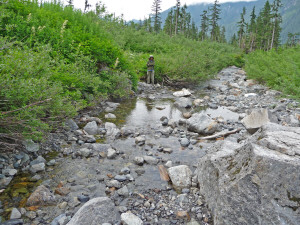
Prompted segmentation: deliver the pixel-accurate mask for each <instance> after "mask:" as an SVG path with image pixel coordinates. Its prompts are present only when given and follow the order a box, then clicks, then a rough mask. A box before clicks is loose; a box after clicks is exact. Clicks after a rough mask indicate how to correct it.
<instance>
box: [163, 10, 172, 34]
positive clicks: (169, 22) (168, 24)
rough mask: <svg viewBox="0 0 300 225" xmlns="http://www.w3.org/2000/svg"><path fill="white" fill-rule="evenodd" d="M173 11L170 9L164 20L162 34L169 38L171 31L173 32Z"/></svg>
mask: <svg viewBox="0 0 300 225" xmlns="http://www.w3.org/2000/svg"><path fill="white" fill-rule="evenodd" d="M173 14H174V11H173V9H171V10H170V11H169V13H168V16H167V18H166V20H165V24H164V32H165V33H166V34H168V35H170V36H172V35H173V31H174V23H173V20H174V18H173V17H174V15H173Z"/></svg>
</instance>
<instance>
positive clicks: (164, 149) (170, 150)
mask: <svg viewBox="0 0 300 225" xmlns="http://www.w3.org/2000/svg"><path fill="white" fill-rule="evenodd" d="M162 151H163V152H164V153H168V154H171V153H172V152H173V150H172V148H163V149H162Z"/></svg>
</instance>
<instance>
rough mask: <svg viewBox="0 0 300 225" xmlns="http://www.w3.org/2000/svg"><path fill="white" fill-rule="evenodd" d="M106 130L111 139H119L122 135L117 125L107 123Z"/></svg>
mask: <svg viewBox="0 0 300 225" xmlns="http://www.w3.org/2000/svg"><path fill="white" fill-rule="evenodd" d="M104 126H105V129H106V131H107V132H106V136H108V137H111V138H117V137H119V136H120V135H121V132H120V130H119V129H118V128H117V126H116V124H114V123H109V122H106V123H105V124H104Z"/></svg>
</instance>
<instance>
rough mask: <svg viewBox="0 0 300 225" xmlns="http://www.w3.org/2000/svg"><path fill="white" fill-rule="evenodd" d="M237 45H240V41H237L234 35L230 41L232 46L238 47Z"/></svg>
mask: <svg viewBox="0 0 300 225" xmlns="http://www.w3.org/2000/svg"><path fill="white" fill-rule="evenodd" d="M237 43H238V41H237V38H236V35H235V34H233V36H232V38H231V40H230V44H232V45H234V46H237Z"/></svg>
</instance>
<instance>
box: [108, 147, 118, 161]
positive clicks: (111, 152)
mask: <svg viewBox="0 0 300 225" xmlns="http://www.w3.org/2000/svg"><path fill="white" fill-rule="evenodd" d="M116 156H117V151H116V150H115V149H113V148H109V149H108V150H107V158H108V159H114V158H116Z"/></svg>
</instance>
